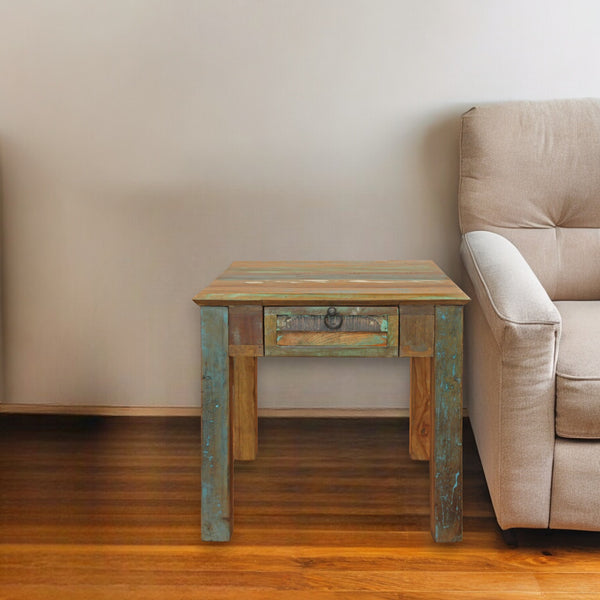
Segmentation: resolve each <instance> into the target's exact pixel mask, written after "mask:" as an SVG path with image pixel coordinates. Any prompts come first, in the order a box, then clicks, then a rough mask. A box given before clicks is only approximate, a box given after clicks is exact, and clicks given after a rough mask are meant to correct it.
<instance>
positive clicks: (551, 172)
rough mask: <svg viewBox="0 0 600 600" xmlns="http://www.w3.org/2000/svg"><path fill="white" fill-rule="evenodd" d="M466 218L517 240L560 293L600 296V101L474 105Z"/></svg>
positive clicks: (464, 191) (464, 153)
mask: <svg viewBox="0 0 600 600" xmlns="http://www.w3.org/2000/svg"><path fill="white" fill-rule="evenodd" d="M459 217H460V227H461V231H462V233H466V232H468V231H475V230H486V231H494V232H496V233H499V234H501V235H503V236H504V237H506V238H508V239H509V240H510V241H511V242H513V244H515V246H516V247H517V248H518V249H519V250H520V251H521V253H522V254H523V256H524V258H525V260H527V262H528V263H529V265H530V266H531V268H532V269H533V271H534V272H535V273H536V275H537V276H538V277H539V279H540V281H541V283H542V285H543V286H544V288H545V289H546V291H547V292H548V295H549V296H550V297H551V298H552V299H553V300H591V299H600V100H594V99H582V100H555V101H544V102H507V103H503V104H495V105H488V106H481V107H476V108H473V109H471V110H470V111H468V112H467V113H465V114H464V115H463V119H462V133H461V158H460V184H459Z"/></svg>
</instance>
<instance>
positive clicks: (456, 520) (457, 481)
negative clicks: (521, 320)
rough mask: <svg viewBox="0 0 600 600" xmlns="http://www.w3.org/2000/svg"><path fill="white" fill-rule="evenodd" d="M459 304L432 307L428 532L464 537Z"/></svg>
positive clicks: (441, 537)
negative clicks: (433, 308)
mask: <svg viewBox="0 0 600 600" xmlns="http://www.w3.org/2000/svg"><path fill="white" fill-rule="evenodd" d="M462 348H463V311H462V306H436V309H435V354H434V367H433V368H434V375H433V394H432V402H431V424H432V436H431V457H430V460H429V473H430V475H429V478H430V485H431V496H430V502H431V534H432V535H433V538H434V539H435V541H436V542H458V541H460V540H461V539H462V368H463V349H462Z"/></svg>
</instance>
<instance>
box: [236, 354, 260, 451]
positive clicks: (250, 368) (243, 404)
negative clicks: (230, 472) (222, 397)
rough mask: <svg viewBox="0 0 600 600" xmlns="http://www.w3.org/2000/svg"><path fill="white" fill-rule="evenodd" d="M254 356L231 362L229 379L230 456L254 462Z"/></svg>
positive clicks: (255, 361)
mask: <svg viewBox="0 0 600 600" xmlns="http://www.w3.org/2000/svg"><path fill="white" fill-rule="evenodd" d="M256 363H257V358H256V356H235V357H233V358H232V359H231V363H230V365H231V368H232V370H233V376H232V377H231V380H232V383H233V389H232V394H231V397H232V404H233V457H234V458H235V460H254V459H255V458H256V454H257V452H258V409H257V395H256V375H257V371H256V366H257V365H256Z"/></svg>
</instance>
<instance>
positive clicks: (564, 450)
mask: <svg viewBox="0 0 600 600" xmlns="http://www.w3.org/2000/svg"><path fill="white" fill-rule="evenodd" d="M599 465H600V441H590V440H587V441H583V440H565V439H561V438H558V439H557V440H556V447H555V450H554V476H553V482H552V501H551V511H550V514H551V517H550V527H552V528H553V529H583V530H587V531H600V494H599V493H598V490H599V489H600V467H599Z"/></svg>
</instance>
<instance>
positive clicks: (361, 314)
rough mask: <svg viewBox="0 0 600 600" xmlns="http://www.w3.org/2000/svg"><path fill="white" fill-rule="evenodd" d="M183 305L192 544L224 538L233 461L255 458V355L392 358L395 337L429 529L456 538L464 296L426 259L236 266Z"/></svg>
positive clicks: (440, 538)
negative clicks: (195, 336) (190, 350)
mask: <svg viewBox="0 0 600 600" xmlns="http://www.w3.org/2000/svg"><path fill="white" fill-rule="evenodd" d="M194 301H195V302H196V303H197V304H199V305H200V306H201V307H202V342H203V367H202V368H203V422H202V423H203V433H202V435H203V452H204V456H203V469H202V477H203V481H202V493H203V499H202V537H203V539H205V540H213V541H227V540H229V539H230V536H231V531H232V522H233V513H232V510H233V507H232V495H231V493H232V479H231V477H232V464H233V459H234V457H236V456H237V457H239V458H244V457H248V458H252V457H253V456H254V455H255V452H256V450H255V448H256V442H257V439H256V427H255V425H256V356H260V355H262V354H263V351H264V355H266V356H359V357H364V356H398V354H399V338H400V339H401V344H402V350H401V352H400V353H401V355H403V356H410V357H411V362H412V366H411V411H412V416H413V417H414V419H413V423H412V424H411V448H410V450H411V455H412V456H413V457H414V458H416V459H426V458H427V451H426V444H427V440H428V437H429V439H430V449H429V455H430V489H431V531H432V534H433V537H434V539H435V540H436V541H439V542H454V541H459V540H460V539H461V537H462V469H461V462H462V421H461V409H462V406H461V404H462V389H461V387H462V386H461V377H462V306H463V305H464V304H466V303H467V302H468V301H469V298H468V296H467V295H466V294H465V293H464V292H463V291H462V290H461V289H460V288H459V287H458V286H456V285H455V284H454V283H453V282H452V281H451V280H450V279H449V278H448V277H447V276H446V275H445V274H444V273H443V272H442V271H441V270H440V269H439V267H437V265H435V263H433V262H431V261H376V262H359V261H349V262H266V263H263V262H261V263H250V262H239V263H233V264H232V265H231V266H230V267H229V269H227V271H225V273H223V274H222V275H221V276H220V277H218V278H217V279H216V280H215V281H213V283H212V284H211V285H209V286H208V287H207V288H205V289H204V290H203V291H202V292H200V293H199V294H198V295H197V296H196V297H195V298H194ZM331 306H334V307H335V308H336V310H337V312H338V314H340V315H344V322H342V325H341V326H340V329H339V330H338V329H336V330H331V329H329V330H328V328H327V327H323V321H322V320H323V318H324V316H325V314H326V312H327V309H328V308H329V307H331ZM227 307H229V313H228V308H227ZM228 314H229V316H230V317H231V321H230V327H229V328H228ZM399 315H400V317H399ZM400 320H401V321H402V322H399V321H400ZM330 324H331V323H330ZM263 334H264V341H263ZM384 339H385V340H386V345H383V346H382V345H377V344H381V343H383V341H384ZM282 344H283V345H282ZM285 344H292V345H285ZM228 354H229V356H228ZM230 365H231V366H230ZM230 386H231V389H230ZM230 398H231V400H230ZM428 405H429V406H430V412H429V419H428V415H427V411H428ZM230 406H231V408H230ZM236 411H237V414H236ZM232 423H233V427H234V429H233V433H234V436H233V437H234V438H235V437H237V444H236V441H235V439H234V442H233V445H234V448H235V451H234V452H232ZM428 427H429V431H427V428H428Z"/></svg>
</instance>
